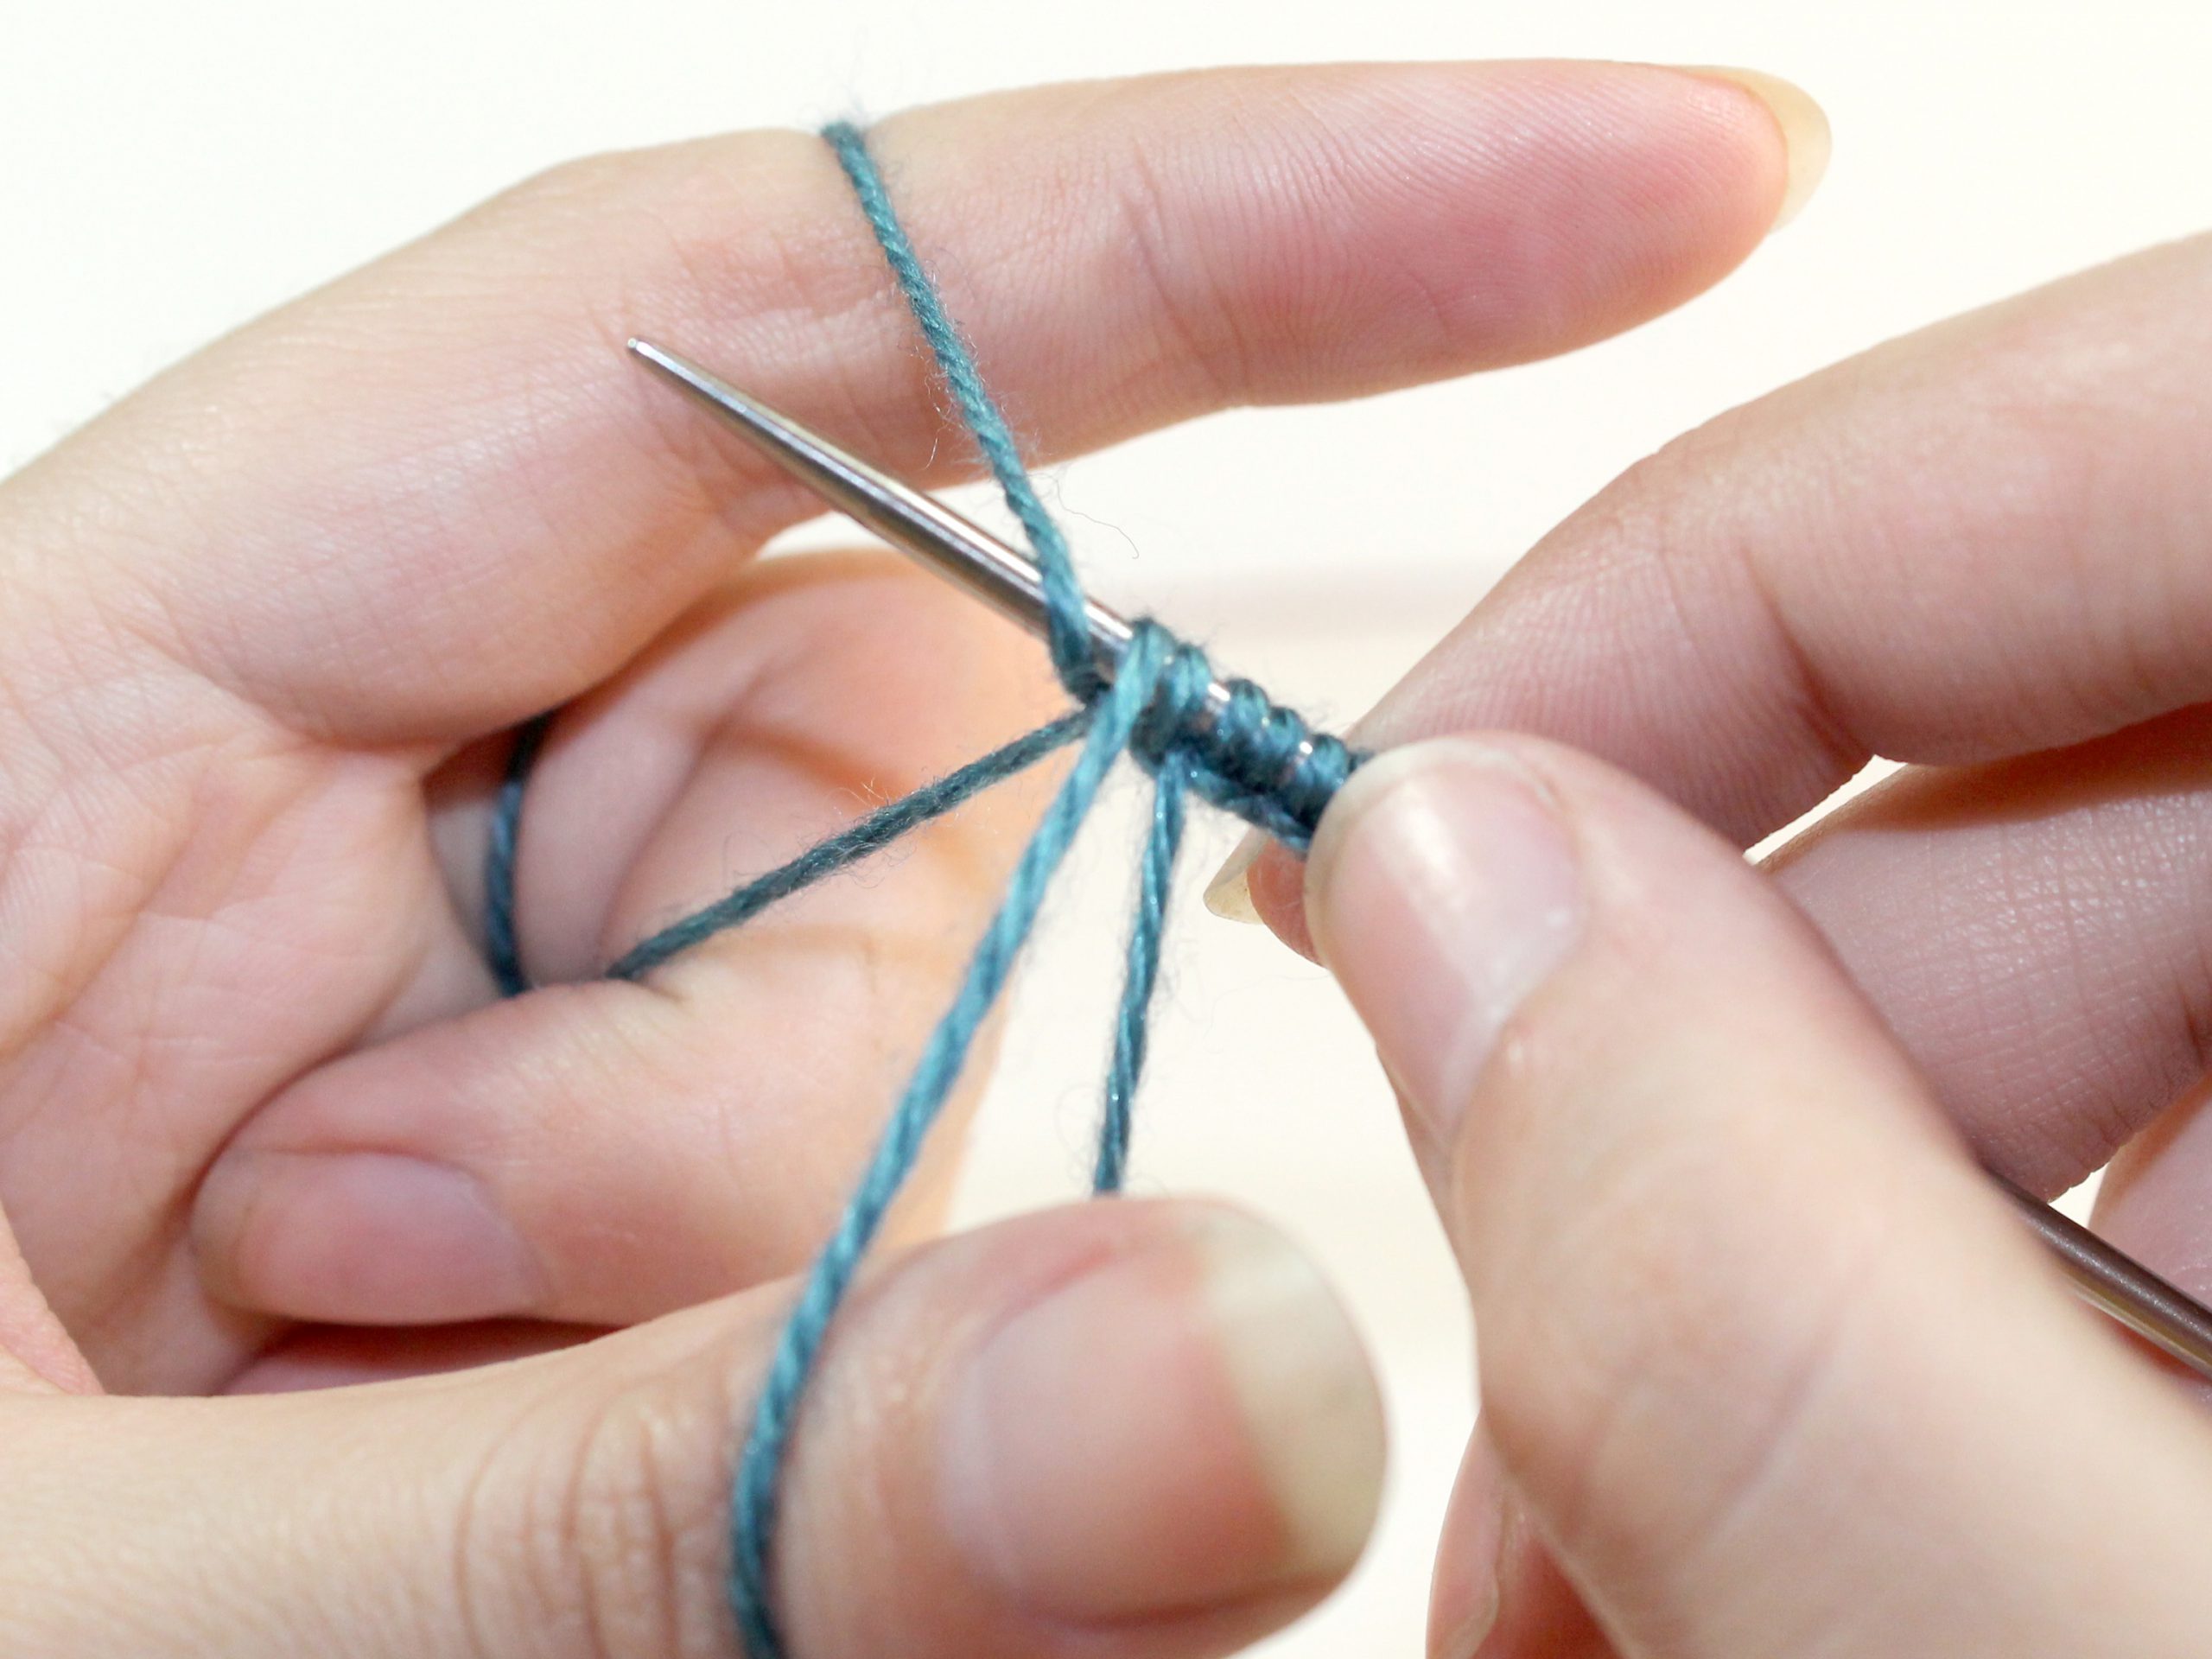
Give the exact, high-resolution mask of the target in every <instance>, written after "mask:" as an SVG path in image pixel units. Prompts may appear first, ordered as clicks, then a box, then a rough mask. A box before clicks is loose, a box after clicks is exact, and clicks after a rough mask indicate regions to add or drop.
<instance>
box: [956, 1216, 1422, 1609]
mask: <svg viewBox="0 0 2212 1659" xmlns="http://www.w3.org/2000/svg"><path fill="white" fill-rule="evenodd" d="M1382 1467H1383V1428H1382V1415H1381V1408H1380V1404H1379V1398H1378V1395H1377V1393H1376V1386H1375V1383H1374V1379H1373V1376H1372V1374H1371V1373H1370V1370H1369V1368H1368V1364H1367V1362H1366V1359H1365V1357H1364V1354H1363V1350H1362V1348H1361V1345H1360V1343H1359V1340H1358V1338H1357V1334H1356V1332H1354V1331H1353V1329H1352V1326H1351V1322H1350V1320H1349V1319H1347V1318H1346V1316H1345V1314H1344V1310H1343V1308H1342V1306H1341V1305H1340V1304H1338V1301H1337V1300H1336V1299H1335V1297H1334V1295H1333V1294H1332V1293H1331V1292H1330V1290H1329V1289H1328V1287H1327V1286H1326V1285H1325V1282H1324V1281H1322V1279H1321V1277H1320V1275H1319V1274H1318V1273H1317V1272H1316V1271H1315V1269H1314V1268H1313V1266H1312V1265H1311V1263H1310V1262H1307V1261H1306V1258H1305V1257H1304V1256H1303V1255H1300V1253H1299V1252H1298V1251H1297V1250H1296V1249H1294V1247H1293V1246H1291V1245H1290V1244H1289V1243H1288V1242H1287V1240H1285V1239H1284V1238H1283V1237H1282V1236H1281V1235H1280V1234H1278V1233H1276V1232H1274V1230H1271V1229H1268V1228H1266V1227H1263V1226H1262V1225H1261V1224H1258V1223H1256V1222H1255V1221H1253V1220H1251V1219H1249V1217H1243V1216H1242V1215H1239V1214H1237V1213H1236V1212H1235V1211H1228V1210H1224V1209H1221V1208H1218V1207H1214V1206H1203V1205H1173V1206H1157V1207H1155V1208H1154V1213H1153V1215H1152V1216H1150V1217H1147V1218H1146V1219H1145V1224H1144V1225H1143V1227H1142V1228H1141V1230H1140V1231H1139V1233H1137V1234H1135V1235H1133V1236H1128V1237H1127V1238H1125V1239H1124V1240H1122V1243H1121V1244H1120V1247H1119V1248H1118V1249H1115V1250H1113V1251H1112V1253H1111V1254H1109V1255H1107V1256H1105V1257H1104V1258H1103V1259H1102V1260H1101V1261H1099V1262H1097V1263H1096V1264H1095V1265H1093V1266H1091V1267H1090V1268H1088V1269H1087V1270H1086V1271H1084V1272H1083V1273H1081V1274H1078V1275H1077V1276H1076V1277H1074V1278H1072V1279H1071V1280H1070V1281H1067V1282H1065V1283H1064V1284H1061V1285H1058V1286H1056V1287H1054V1288H1053V1289H1052V1291H1051V1292H1050V1293H1049V1294H1046V1295H1045V1296H1043V1297H1041V1298H1039V1299H1038V1300H1034V1301H1033V1302H1031V1303H1029V1304H1027V1305H1026V1306H1022V1307H1020V1308H1019V1309H1017V1310H1015V1311H1014V1312H1013V1313H1011V1314H1010V1315H1009V1316H1008V1317H1007V1318H1006V1319H1003V1320H1002V1321H1001V1322H1000V1323H998V1324H997V1325H995V1327H994V1328H993V1329H992V1330H991V1331H990V1332H989V1333H988V1335H987V1336H986V1337H985V1338H984V1339H983V1340H982V1342H981V1343H979V1344H977V1346H976V1349H975V1351H973V1353H972V1354H971V1355H969V1357H966V1358H965V1359H964V1360H963V1361H962V1362H961V1363H959V1365H958V1367H957V1371H956V1373H955V1375H954V1376H953V1377H952V1379H951V1381H950V1385H949V1389H948V1394H947V1407H946V1412H945V1416H944V1423H943V1425H942V1437H941V1440H940V1467H939V1481H940V1486H941V1491H942V1494H943V1502H944V1515H945V1519H946V1523H947V1526H948V1529H949V1533H950V1537H951V1538H952V1539H953V1540H954V1541H955V1542H956V1544H957V1546H958V1548H960V1550H961V1553H962V1554H963V1556H964V1558H965V1559H966V1560H967V1561H968V1562H969V1565H970V1567H971V1568H972V1570H973V1571H974V1572H975V1573H976V1577H977V1578H978V1579H979V1580H981V1581H982V1582H983V1583H984V1584H985V1585H987V1586H990V1587H991V1588H993V1589H994V1590H995V1592H997V1593H999V1594H1000V1595H1001V1596H1003V1597H1004V1598H1005V1599H1006V1600H1007V1602H1008V1603H1010V1604H1011V1605H1012V1606H1013V1607H1014V1608H1015V1609H1018V1610H1019V1611H1020V1612H1021V1613H1022V1614H1023V1615H1025V1616H1026V1617H1027V1618H1031V1619H1034V1620H1039V1621H1042V1622H1045V1623H1046V1624H1053V1625H1059V1626H1066V1625H1077V1626H1096V1625H1103V1624H1118V1623H1123V1622H1127V1621H1131V1620H1135V1619H1139V1618H1160V1617H1161V1616H1163V1615H1167V1614H1174V1613H1180V1614H1185V1615H1189V1614H1193V1613H1196V1612H1199V1611H1204V1610H1208V1609H1217V1608H1223V1607H1229V1606H1234V1605H1238V1604H1243V1605H1254V1604H1267V1603H1275V1604H1280V1603H1281V1601H1282V1600H1283V1599H1285V1598H1291V1599H1296V1600H1300V1601H1304V1600H1310V1599H1312V1598H1313V1596H1314V1595H1316V1594H1318V1593H1319V1591H1320V1590H1321V1589H1323V1588H1325V1587H1326V1586H1328V1585H1330V1584H1332V1583H1333V1582H1335V1581H1336V1580H1338V1579H1339V1578H1341V1577H1342V1576H1343V1575H1344V1573H1346V1572H1348V1571H1349V1570H1350V1569H1351V1566H1352V1564H1353V1562H1354V1561H1355V1560H1357V1557H1358V1554H1359V1553H1360V1550H1361V1548H1363V1546H1364V1543H1365V1541H1366V1539H1367V1536H1368V1534H1369V1532H1370V1530H1371V1529H1372V1527H1373V1524H1374V1520H1375V1516H1376V1510H1377V1507H1378V1505H1379V1503H1380V1495H1381V1480H1382Z"/></svg>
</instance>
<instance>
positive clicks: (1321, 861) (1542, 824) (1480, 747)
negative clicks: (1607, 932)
mask: <svg viewBox="0 0 2212 1659" xmlns="http://www.w3.org/2000/svg"><path fill="white" fill-rule="evenodd" d="M1306 916H1307V920H1308V925H1310V926H1311V928H1312V930H1313V938H1314V942H1315V944H1317V945H1318V946H1319V949H1320V953H1321V959H1322V961H1323V962H1324V963H1327V964H1328V966H1329V968H1330V969H1331V970H1332V972H1334V973H1335V975H1336V976H1337V977H1338V981H1339V982H1341V983H1342V984H1343V985H1344V990H1345V993H1346V995H1349V996H1350V997H1351V1001H1352V1004H1353V1006H1354V1007H1357V1009H1358V1010H1359V1013H1360V1017H1361V1018H1362V1019H1363V1020H1365V1021H1366V1023H1367V1027H1368V1030H1369V1031H1370V1033H1373V1035H1374V1038H1375V1040H1376V1046H1377V1047H1378V1048H1380V1049H1381V1050H1382V1052H1383V1056H1384V1058H1385V1060H1386V1062H1387V1063H1388V1065H1389V1070H1390V1072H1391V1074H1392V1075H1393V1076H1394V1077H1396V1078H1397V1079H1398V1081H1399V1083H1400V1084H1401V1085H1402V1087H1403V1088H1404V1090H1405V1091H1406V1093H1407V1096H1408V1104H1409V1105H1410V1107H1411V1108H1412V1109H1414V1112H1416V1113H1417V1114H1418V1115H1419V1116H1420V1117H1421V1121H1422V1123H1423V1125H1424V1127H1425V1128H1427V1131H1428V1133H1429V1134H1430V1135H1431V1136H1432V1137H1433V1139H1434V1141H1435V1143H1436V1144H1437V1145H1439V1146H1440V1147H1449V1146H1451V1145H1452V1142H1453V1141H1454V1139H1455V1138H1456V1134H1457V1131H1458V1128H1459V1118H1460V1116H1461V1114H1462V1113H1463V1112H1464V1111H1465V1107H1466V1103H1467V1102H1468V1100H1469V1099H1470V1097H1471V1096H1472V1094H1473V1092H1474V1088H1475V1084H1476V1080H1477V1078H1478V1077H1479V1076H1480V1074H1481V1071H1482V1068H1483V1065H1484V1063H1485V1062H1486V1061H1487V1060H1488V1059H1489V1058H1490V1054H1491V1050H1492V1049H1493V1048H1494V1047H1495V1046H1496V1045H1497V1039H1498V1036H1499V1033H1501V1031H1503V1028H1504V1027H1505V1024H1506V1022H1507V1021H1508V1020H1510V1019H1511V1018H1512V1017H1513V1015H1514V1014H1515V1013H1516V1010H1517V1009H1518V1008H1519V1007H1520V1006H1521V1004H1522V1001H1524V1000H1525V999H1526V998H1527V997H1528V996H1529V994H1530V993H1531V992H1532V991H1534V990H1535V988H1537V986H1539V985H1540V984H1541V983H1542V982H1543V981H1544V980H1545V979H1546V978H1547V977H1548V976H1549V975H1550V973H1551V972H1552V970H1553V969H1554V968H1556V967H1557V966H1558V965H1559V964H1560V961H1561V960H1562V959H1564V958H1565V957H1566V956H1567V952H1568V951H1569V950H1572V949H1573V944H1574V942H1575V939H1576V938H1577V936H1578V934H1579V933H1580V928H1581V916H1582V891H1581V877H1580V868H1579V865H1578V862H1577V860H1576V857H1575V853H1574V849H1573V844H1572V842H1570V840H1569V838H1568V836H1567V832H1566V830H1565V829H1563V827H1562V826H1561V825H1560V821H1559V819H1558V817H1557V815H1556V813H1555V811H1554V808H1553V806H1552V805H1551V804H1550V800H1549V797H1548V792H1547V791H1546V790H1545V788H1544V786H1543V785H1542V784H1541V783H1540V782H1539V781H1538V780H1537V779H1536V778H1535V775H1534V774H1533V773H1532V772H1529V770H1528V769H1527V768H1526V767H1525V766H1523V765H1522V763H1521V762H1520V761H1518V760H1515V759H1514V758H1513V757H1512V756H1511V755H1510V754H1509V753H1506V752H1505V751H1503V750H1502V749H1499V748H1497V747H1492V746H1491V745H1488V744H1484V743H1483V742H1480V741H1476V740H1473V739H1469V738H1447V739H1443V740H1440V741H1435V742H1430V743H1421V744H1414V745H1412V746H1409V747H1405V748H1401V749H1393V750H1391V751H1389V753H1385V754H1383V755H1382V756H1380V757H1379V758H1377V759H1376V760H1371V761H1370V762H1369V763H1368V764H1367V765H1366V766H1363V767H1362V768H1361V769H1360V770H1359V771H1358V772H1355V773H1354V774H1353V776H1352V780H1351V782H1350V783H1349V784H1347V785H1345V786H1344V791H1343V792H1342V793H1341V794H1339V795H1338V798H1337V799H1336V801H1335V803H1334V804H1332V805H1331V807H1330V808H1329V810H1328V812H1327V814H1326V815H1325V817H1323V818H1322V820H1321V830H1320V834H1319V836H1316V837H1315V838H1314V842H1313V853H1312V855H1311V856H1310V857H1309V858H1308V860H1307V862H1306Z"/></svg>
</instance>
